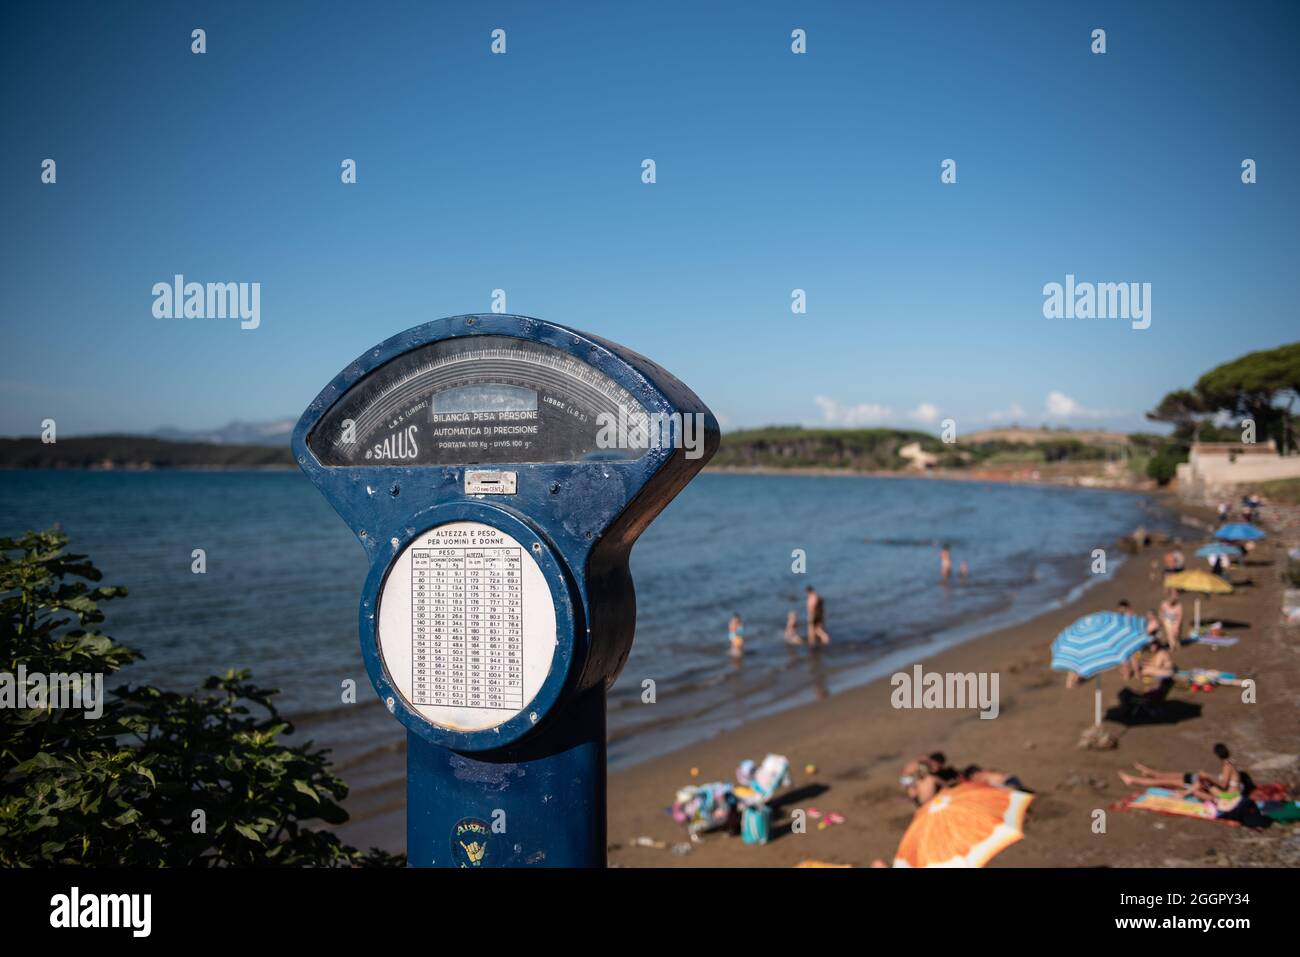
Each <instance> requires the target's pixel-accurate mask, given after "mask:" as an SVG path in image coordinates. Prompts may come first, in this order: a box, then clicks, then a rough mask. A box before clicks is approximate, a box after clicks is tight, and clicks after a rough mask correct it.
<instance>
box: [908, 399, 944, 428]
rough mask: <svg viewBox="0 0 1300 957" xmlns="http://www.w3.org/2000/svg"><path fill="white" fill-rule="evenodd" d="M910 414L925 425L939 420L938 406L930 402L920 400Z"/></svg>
mask: <svg viewBox="0 0 1300 957" xmlns="http://www.w3.org/2000/svg"><path fill="white" fill-rule="evenodd" d="M911 416H912V418H913V419H915V420H916V421H917V422H924V423H926V424H927V425H929V424H931V423H933V422H937V421H939V407H938V406H937V405H935V404H934V403H932V402H922V403H921V404H920V405H918V406H917V407H916V408H915V409H913V410H912V412H911Z"/></svg>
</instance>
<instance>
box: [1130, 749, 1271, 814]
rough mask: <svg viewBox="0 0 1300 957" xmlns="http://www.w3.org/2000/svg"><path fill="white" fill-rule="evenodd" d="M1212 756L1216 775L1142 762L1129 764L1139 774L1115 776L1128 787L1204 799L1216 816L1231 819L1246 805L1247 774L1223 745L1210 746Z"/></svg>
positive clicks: (1248, 783) (1248, 780)
mask: <svg viewBox="0 0 1300 957" xmlns="http://www.w3.org/2000/svg"><path fill="white" fill-rule="evenodd" d="M1214 756H1215V757H1216V758H1218V759H1219V761H1220V762H1222V763H1221V764H1220V766H1219V774H1218V776H1217V777H1216V776H1214V775H1212V774H1209V773H1208V772H1206V771H1188V772H1186V773H1183V774H1180V773H1178V772H1177V771H1157V770H1156V769H1155V768H1149V767H1147V766H1146V765H1145V764H1141V763H1138V762H1136V761H1135V762H1134V763H1133V767H1135V768H1137V769H1138V770H1139V771H1141V772H1142V774H1141V775H1136V774H1126V773H1125V772H1123V771H1120V772H1119V778H1120V780H1121V781H1123V782H1124V783H1125V784H1127V785H1128V786H1129V787H1154V788H1169V789H1171V790H1177V791H1179V792H1180V793H1181V794H1184V795H1186V796H1188V797H1194V798H1196V799H1197V800H1198V801H1204V802H1205V803H1206V804H1208V805H1210V806H1212V807H1213V808H1214V812H1215V815H1216V816H1217V817H1227V818H1233V817H1237V816H1239V815H1240V814H1241V813H1243V812H1244V811H1245V810H1246V808H1248V807H1249V804H1248V802H1247V800H1246V799H1247V798H1248V797H1249V792H1250V790H1252V785H1251V782H1250V776H1249V775H1247V774H1244V773H1243V772H1242V771H1241V770H1240V769H1238V767H1237V766H1236V765H1235V764H1233V763H1232V756H1231V754H1230V753H1229V751H1228V748H1227V746H1226V745H1224V744H1216V745H1215V746H1214Z"/></svg>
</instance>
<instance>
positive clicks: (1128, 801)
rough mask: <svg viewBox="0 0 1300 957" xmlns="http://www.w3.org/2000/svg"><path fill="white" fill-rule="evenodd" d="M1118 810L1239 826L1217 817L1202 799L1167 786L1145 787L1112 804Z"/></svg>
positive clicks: (1235, 822) (1237, 822)
mask: <svg viewBox="0 0 1300 957" xmlns="http://www.w3.org/2000/svg"><path fill="white" fill-rule="evenodd" d="M1112 807H1113V808H1114V809H1115V810H1118V811H1154V812H1155V813H1156V814H1171V815H1174V816H1175V817H1194V818H1197V819H1199V820H1202V821H1214V822H1215V823H1217V824H1228V825H1230V826H1232V827H1240V826H1241V823H1240V822H1239V821H1233V820H1230V819H1228V818H1223V817H1219V816H1218V815H1217V814H1216V813H1215V811H1214V809H1213V808H1212V807H1210V806H1209V805H1208V804H1206V803H1205V802H1203V801H1198V800H1197V799H1196V798H1192V797H1182V796H1181V795H1179V794H1178V792H1177V791H1170V790H1169V789H1168V788H1147V789H1146V790H1145V791H1142V792H1141V793H1139V794H1133V795H1130V796H1129V797H1126V798H1124V799H1123V800H1121V801H1119V802H1117V803H1116V804H1114V805H1112Z"/></svg>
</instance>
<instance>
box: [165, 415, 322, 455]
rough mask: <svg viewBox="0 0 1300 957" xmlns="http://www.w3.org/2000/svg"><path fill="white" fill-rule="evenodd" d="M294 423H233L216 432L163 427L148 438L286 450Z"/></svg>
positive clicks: (213, 430) (283, 420)
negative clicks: (261, 446) (259, 446)
mask: <svg viewBox="0 0 1300 957" xmlns="http://www.w3.org/2000/svg"><path fill="white" fill-rule="evenodd" d="M296 422H297V420H296V419H276V420H274V421H272V422H243V421H241V420H239V419H234V420H232V421H230V422H227V423H226V424H225V425H223V426H221V427H220V428H216V429H177V428H173V427H171V426H164V427H163V428H161V429H156V430H155V431H154V432H152V433H151V435H152V436H153V437H154V438H156V439H166V440H168V441H169V442H210V443H213V444H215V445H281V446H284V447H285V448H288V446H289V438H290V436H291V435H292V434H293V427H294V425H295V424H296Z"/></svg>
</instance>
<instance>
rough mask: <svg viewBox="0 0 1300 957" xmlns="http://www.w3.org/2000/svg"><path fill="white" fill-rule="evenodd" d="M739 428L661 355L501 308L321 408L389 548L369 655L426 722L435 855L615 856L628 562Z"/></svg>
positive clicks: (334, 460)
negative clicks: (608, 791)
mask: <svg viewBox="0 0 1300 957" xmlns="http://www.w3.org/2000/svg"><path fill="white" fill-rule="evenodd" d="M718 440H719V431H718V424H717V421H716V420H715V419H714V417H713V415H712V413H710V412H709V410H708V408H707V407H706V406H705V405H704V404H703V403H702V402H701V401H700V400H699V399H698V398H697V397H696V396H695V394H694V393H693V392H691V390H690V389H688V388H687V387H686V386H685V385H683V384H682V383H681V382H680V381H678V380H677V379H676V378H674V377H673V376H672V375H671V374H669V373H668V372H666V371H665V370H664V369H662V368H660V367H659V366H658V365H656V364H655V363H653V362H652V361H650V360H649V359H646V358H645V357H643V356H640V355H638V354H637V353H635V352H633V351H631V350H630V349H626V348H624V347H623V346H620V345H617V344H615V343H612V342H608V341H606V340H604V339H601V338H599V337H597V336H593V335H589V334H586V333H582V332H577V331H575V330H573V329H568V328H566V327H564V326H560V325H556V324H555V323H551V322H545V321H543V320H540V319H532V318H528V317H525V316H510V315H495V314H494V315H473V316H454V317H452V318H449V319H439V320H437V321H435V322H430V323H426V324H425V325H421V326H417V327H415V328H413V329H409V330H407V331H406V332H403V333H400V334H399V335H396V336H394V337H392V338H391V339H388V340H386V341H385V342H382V343H380V344H379V345H377V346H375V347H374V348H373V349H370V350H369V351H367V352H366V353H365V354H364V355H362V356H361V357H360V358H358V359H357V360H356V361H354V362H353V363H351V364H350V365H349V366H348V367H347V368H346V369H344V370H343V371H342V372H341V373H339V374H338V376H336V377H335V378H334V380H333V381H332V382H331V383H330V384H329V385H327V386H326V387H325V388H324V389H323V390H322V391H321V393H320V395H318V396H317V397H316V399H315V400H314V401H313V402H312V403H311V405H310V406H309V407H308V409H307V411H306V412H304V413H303V416H302V418H301V419H300V420H299V422H298V425H297V427H296V428H295V430H294V434H293V451H294V456H295V458H296V459H297V462H298V465H299V466H300V467H301V468H302V470H303V471H304V472H305V473H306V474H307V476H308V477H309V478H310V479H311V480H312V481H313V482H314V483H315V484H316V486H317V487H318V488H319V489H320V491H321V493H322V494H324V496H325V497H326V498H327V499H328V500H329V502H330V504H331V505H333V507H334V508H335V509H336V510H337V511H338V513H339V515H340V516H342V518H343V520H344V521H345V522H346V523H347V524H348V525H349V526H350V527H351V528H352V530H353V532H354V533H355V534H356V535H357V537H358V538H359V539H360V540H361V543H362V545H363V546H364V547H365V550H366V554H367V556H368V558H369V561H370V571H369V574H368V575H367V577H366V581H365V586H364V590H363V592H362V596H361V609H360V636H361V651H362V655H363V658H364V660H365V665H366V671H367V673H368V674H369V676H370V680H371V682H372V684H373V685H374V687H375V690H376V692H378V694H379V697H380V700H381V701H383V702H384V704H385V705H386V706H387V708H388V710H389V712H391V713H392V714H393V715H394V717H396V718H397V720H399V721H400V722H402V724H403V725H405V726H406V729H407V741H408V748H407V854H408V858H409V861H410V863H411V864H412V865H413V866H424V867H429V866H439V867H499V866H526V865H544V866H569V867H573V866H592V867H603V866H604V865H605V860H606V825H605V812H606V808H605V693H606V690H607V689H608V688H609V687H610V685H612V683H613V682H614V679H615V678H616V677H617V676H618V674H619V671H620V670H621V669H622V667H623V665H624V663H625V662H626V661H627V656H628V652H629V651H630V650H631V646H632V638H633V631H634V628H635V622H636V601H635V595H634V592H633V587H632V578H631V575H630V574H629V571H628V555H629V552H630V551H631V549H632V545H633V543H634V542H635V541H636V539H637V536H639V535H640V534H641V532H642V531H644V530H645V528H646V526H647V525H649V524H650V522H651V521H652V520H653V519H654V517H655V516H656V515H658V514H659V512H660V511H662V510H663V508H664V506H666V505H667V504H668V503H669V502H670V501H671V500H672V499H673V497H674V496H676V495H677V493H678V492H680V491H681V489H682V488H683V487H684V486H685V485H686V483H687V482H689V481H690V480H691V478H693V477H694V476H695V474H696V473H697V472H698V471H699V470H700V469H701V468H703V467H704V465H705V463H706V462H707V461H708V460H709V458H710V457H711V456H712V455H713V453H714V452H715V451H716V450H717V446H718ZM690 584H691V583H688V582H683V583H682V585H683V587H689V585H690Z"/></svg>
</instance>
